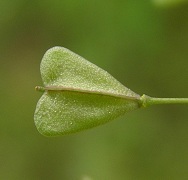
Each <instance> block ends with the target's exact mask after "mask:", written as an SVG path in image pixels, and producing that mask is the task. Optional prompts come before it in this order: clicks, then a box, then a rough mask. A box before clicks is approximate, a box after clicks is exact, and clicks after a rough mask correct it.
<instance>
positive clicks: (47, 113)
mask: <svg viewBox="0 0 188 180" xmlns="http://www.w3.org/2000/svg"><path fill="white" fill-rule="evenodd" d="M40 69H41V76H42V80H43V83H44V87H45V88H46V89H47V90H46V91H45V92H44V94H43V95H42V97H41V98H40V100H39V102H38V104H37V107H36V110H35V114H34V120H35V125H36V127H37V129H38V131H39V132H40V133H41V134H43V135H46V136H58V135H64V134H69V133H74V132H77V131H81V130H83V129H88V128H91V127H94V126H97V125H100V124H104V123H106V122H108V121H110V120H112V119H114V118H116V117H118V116H120V115H123V114H124V113H126V112H128V111H131V110H134V109H137V108H138V107H139V98H140V96H139V95H138V94H136V93H134V92H133V91H131V90H130V89H128V88H126V87H125V86H123V85H122V84H121V83H120V82H118V81H117V80H116V79H115V78H114V77H112V76H111V75H110V74H109V73H108V72H106V71H104V70H103V69H101V68H99V67H97V66H96V65H94V64H92V63H90V62H89V61H87V60H85V59H84V58H82V57H81V56H79V55H77V54H75V53H73V52H72V51H70V50H68V49H66V48H63V47H54V48H51V49H50V50H48V51H47V52H46V53H45V55H44V57H43V59H42V62H41V66H40Z"/></svg>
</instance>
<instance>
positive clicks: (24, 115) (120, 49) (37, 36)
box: [0, 0, 188, 180]
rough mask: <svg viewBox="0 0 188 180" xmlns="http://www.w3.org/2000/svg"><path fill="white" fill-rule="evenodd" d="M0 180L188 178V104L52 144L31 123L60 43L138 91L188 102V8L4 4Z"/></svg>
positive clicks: (0, 7) (22, 0)
mask: <svg viewBox="0 0 188 180" xmlns="http://www.w3.org/2000/svg"><path fill="white" fill-rule="evenodd" d="M0 12H1V13H0V14H1V16H0V55H1V58H0V62H1V65H0V75H1V78H0V83H1V84H0V87H1V88H0V92H1V93H0V96H1V101H0V179H7V180H17V179H19V180H22V179H23V180H25V179H27V180H34V179H49V180H51V179H53V180H54V179H57V180H59V179H63V180H76V179H78V180H125V179H127V180H129V179H130V180H140V179H141V180H142V179H143V180H146V179H148V180H149V179H154V180H155V179H156V180H158V179H171V180H173V179H175V180H176V179H188V131H187V129H188V106H187V105H161V106H154V107H151V108H148V109H142V110H137V111H134V112H132V113H128V114H127V115H125V116H123V117H122V118H119V119H117V120H114V121H112V122H110V123H108V124H106V125H103V126H100V127H96V128H94V129H91V130H87V131H84V132H80V133H77V134H73V135H68V136H63V137H58V138H46V137H43V136H42V135H40V134H39V133H38V132H37V130H36V128H35V125H34V122H33V114H34V111H35V106H36V103H37V101H38V99H39V98H40V96H41V93H38V92H35V90H34V87H35V86H36V85H42V81H41V77H40V71H39V65H40V61H41V59H42V56H43V54H44V53H45V51H46V50H47V49H49V48H51V47H53V46H57V45H59V46H63V47H66V48H69V49H70V50H72V51H74V52H76V53H78V54H80V55H81V56H83V57H85V58H86V59H88V60H89V61H91V62H93V63H94V64H97V65H98V66H99V67H102V68H103V69H105V70H107V71H108V72H109V73H110V74H112V75H113V76H114V77H115V78H117V79H118V80H119V81H120V82H122V83H123V84H124V85H126V86H127V87H129V88H130V89H132V90H133V91H135V92H137V93H139V94H143V93H145V94H148V95H150V96H158V97H188V94H187V89H188V84H187V77H188V71H187V67H188V50H187V49H188V6H187V5H186V4H184V5H181V6H178V7H172V8H167V7H166V8H164V7H163V8H160V7H158V6H155V5H154V3H152V1H131V0H126V1H105V0H104V1H86V0H80V1H70V0H64V1H60V0H53V1H52V0H51V1H50V0H46V1H36V0H33V1H28V0H14V1H0Z"/></svg>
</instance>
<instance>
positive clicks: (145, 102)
mask: <svg viewBox="0 0 188 180" xmlns="http://www.w3.org/2000/svg"><path fill="white" fill-rule="evenodd" d="M141 103H142V106H143V107H147V106H150V105H154V104H188V98H155V97H149V96H147V95H143V96H142V97H141Z"/></svg>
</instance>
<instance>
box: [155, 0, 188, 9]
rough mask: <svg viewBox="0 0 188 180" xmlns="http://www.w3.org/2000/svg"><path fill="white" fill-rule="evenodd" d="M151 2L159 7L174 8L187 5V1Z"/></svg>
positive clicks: (158, 0)
mask: <svg viewBox="0 0 188 180" xmlns="http://www.w3.org/2000/svg"><path fill="white" fill-rule="evenodd" d="M153 2H154V3H155V4H156V5H157V6H159V7H176V6H177V5H181V4H184V3H187V2H188V1H187V0H153Z"/></svg>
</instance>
